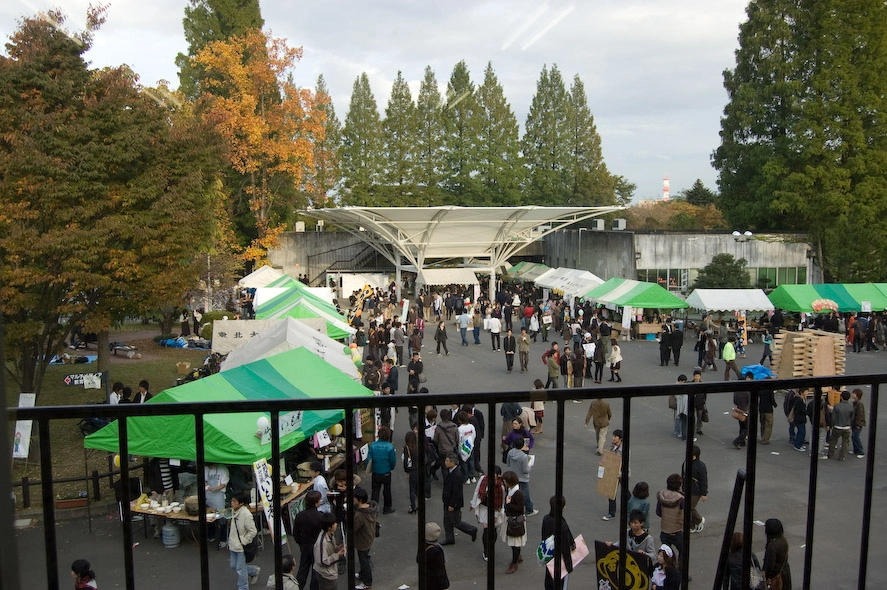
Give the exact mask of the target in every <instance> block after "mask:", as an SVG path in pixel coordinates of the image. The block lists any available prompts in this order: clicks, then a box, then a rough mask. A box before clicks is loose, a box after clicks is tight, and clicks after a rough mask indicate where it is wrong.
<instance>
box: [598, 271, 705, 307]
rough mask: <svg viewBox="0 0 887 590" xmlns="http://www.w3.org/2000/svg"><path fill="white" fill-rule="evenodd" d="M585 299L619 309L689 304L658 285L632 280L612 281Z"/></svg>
mask: <svg viewBox="0 0 887 590" xmlns="http://www.w3.org/2000/svg"><path fill="white" fill-rule="evenodd" d="M583 297H584V298H585V299H591V300H592V301H596V302H598V303H608V304H610V305H615V306H617V307H629V306H630V307H633V308H635V309H639V308H650V309H677V308H685V307H688V305H687V302H686V301H684V300H683V299H681V298H680V297H677V296H675V295H673V294H671V293H669V292H668V291H667V290H666V289H663V288H662V287H660V286H659V285H657V284H656V283H646V282H643V281H633V280H631V279H619V278H614V279H610V280H609V281H607V282H606V283H604V284H603V285H601V286H599V287H596V288H594V289H592V290H591V291H587V292H586V293H585V294H584V295H583Z"/></svg>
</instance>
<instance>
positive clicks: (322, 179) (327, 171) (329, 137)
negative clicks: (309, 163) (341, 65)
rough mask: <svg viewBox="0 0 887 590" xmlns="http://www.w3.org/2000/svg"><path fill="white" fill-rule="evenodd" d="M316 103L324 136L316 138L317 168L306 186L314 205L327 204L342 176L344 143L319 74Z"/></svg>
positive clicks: (315, 166) (309, 176)
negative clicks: (340, 151) (341, 150)
mask: <svg viewBox="0 0 887 590" xmlns="http://www.w3.org/2000/svg"><path fill="white" fill-rule="evenodd" d="M314 97H315V106H316V108H317V110H318V111H319V112H320V113H321V114H322V116H323V118H324V121H323V128H324V132H323V136H322V137H314V138H313V139H314V142H313V143H314V170H313V173H311V174H309V175H308V176H307V178H306V182H305V188H306V190H307V192H308V195H309V198H308V200H309V203H310V204H311V206H313V207H326V206H327V205H329V202H330V201H329V200H330V198H331V196H332V194H333V192H334V191H335V189H336V186H337V185H338V183H339V179H340V176H339V175H340V170H339V155H338V151H339V147H340V146H341V144H342V124H341V123H340V122H339V119H338V117H336V109H335V107H334V106H333V101H332V98H330V93H329V89H328V88H327V86H326V80H325V79H324V77H323V74H320V75H319V76H317V85H316V88H315V89H314Z"/></svg>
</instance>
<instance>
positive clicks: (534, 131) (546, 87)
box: [521, 65, 571, 205]
mask: <svg viewBox="0 0 887 590" xmlns="http://www.w3.org/2000/svg"><path fill="white" fill-rule="evenodd" d="M568 110H569V101H568V98H567V90H566V88H565V87H564V79H563V77H561V73H560V70H558V68H557V65H553V66H552V67H551V70H549V69H548V67H547V66H543V68H542V73H541V74H540V75H539V81H538V82H536V94H535V95H533V100H532V102H531V103H530V112H529V113H528V114H527V121H526V124H525V125H524V137H523V141H522V144H521V145H522V148H523V155H524V161H525V162H526V165H527V169H528V174H529V178H528V182H527V187H526V195H525V199H524V202H525V203H528V204H532V205H564V204H566V203H567V202H568V201H569V195H570V191H571V187H569V186H568V182H567V174H566V167H567V163H568V162H569V161H570V154H569V147H568V146H569V145H570V144H569V141H568V140H567V130H568V128H569V125H568Z"/></svg>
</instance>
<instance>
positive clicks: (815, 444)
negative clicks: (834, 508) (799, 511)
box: [802, 387, 822, 588]
mask: <svg viewBox="0 0 887 590" xmlns="http://www.w3.org/2000/svg"><path fill="white" fill-rule="evenodd" d="M815 395H816V397H815V398H814V399H813V432H812V433H811V434H810V448H809V449H810V476H809V478H808V482H807V534H806V537H805V540H806V543H807V545H806V546H805V547H804V585H803V586H802V588H809V587H810V576H811V572H812V571H813V529H814V527H815V524H816V523H815V519H816V478H817V477H818V475H819V427H820V423H819V413H820V412H821V411H822V387H816V394H815Z"/></svg>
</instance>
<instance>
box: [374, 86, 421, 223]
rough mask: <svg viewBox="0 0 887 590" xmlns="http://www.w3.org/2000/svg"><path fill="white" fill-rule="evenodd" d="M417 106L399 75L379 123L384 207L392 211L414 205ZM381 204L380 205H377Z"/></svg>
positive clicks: (408, 88)
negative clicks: (384, 194) (382, 119)
mask: <svg viewBox="0 0 887 590" xmlns="http://www.w3.org/2000/svg"><path fill="white" fill-rule="evenodd" d="M415 109H416V105H415V104H413V97H412V94H410V87H409V85H407V81H406V80H405V79H404V77H403V74H402V73H401V72H400V71H398V72H397V78H396V79H395V80H394V84H393V85H392V86H391V96H390V97H389V99H388V106H387V107H386V109H385V120H384V121H383V122H382V141H383V145H384V157H385V164H384V166H385V172H384V181H385V189H386V191H385V192H386V198H385V199H384V204H387V205H391V206H394V207H405V206H408V205H416V204H420V203H416V202H415V201H414V198H415V190H414V187H415V167H416V145H415V141H416V135H415V124H416V115H415ZM380 204H382V203H380Z"/></svg>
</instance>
